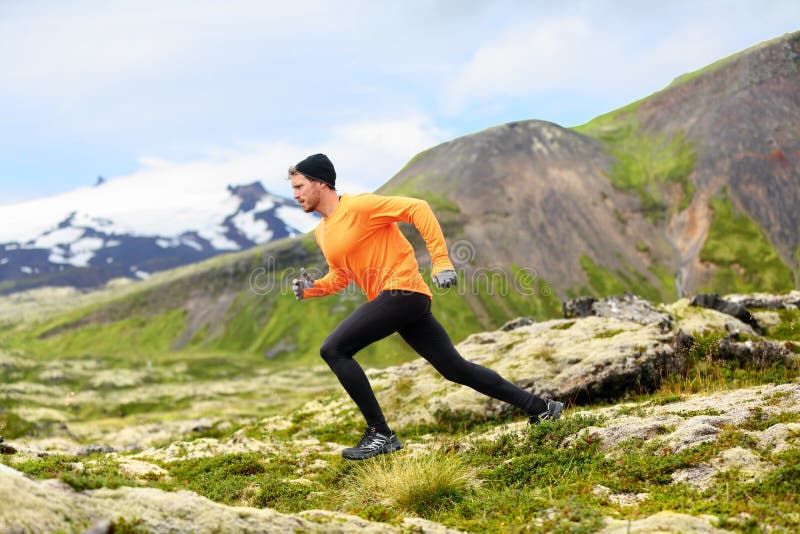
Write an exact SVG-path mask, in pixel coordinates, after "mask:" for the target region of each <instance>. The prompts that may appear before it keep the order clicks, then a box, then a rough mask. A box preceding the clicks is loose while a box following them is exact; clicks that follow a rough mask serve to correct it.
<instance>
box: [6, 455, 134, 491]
mask: <svg viewBox="0 0 800 534" xmlns="http://www.w3.org/2000/svg"><path fill="white" fill-rule="evenodd" d="M11 465H12V467H13V468H14V469H16V470H17V471H21V472H23V473H25V474H27V475H30V476H32V477H34V478H41V479H49V478H58V479H60V480H61V481H63V482H65V483H66V484H69V485H70V486H71V487H72V488H73V489H74V490H76V491H83V490H89V489H97V488H117V487H119V486H139V485H140V484H139V483H138V482H137V481H136V480H135V479H133V478H131V477H130V476H128V475H125V474H123V473H122V472H121V471H120V470H119V468H118V467H117V464H116V463H115V462H114V461H113V460H110V459H108V458H106V457H104V456H101V455H93V456H90V457H85V456H84V457H77V456H65V455H48V456H44V457H39V458H31V459H28V460H23V461H21V462H16V463H12V464H11Z"/></svg>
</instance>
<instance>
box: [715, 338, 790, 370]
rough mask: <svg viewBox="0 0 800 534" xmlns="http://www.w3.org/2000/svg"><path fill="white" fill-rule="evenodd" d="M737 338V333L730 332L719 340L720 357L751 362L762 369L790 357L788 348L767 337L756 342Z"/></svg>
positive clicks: (745, 362) (783, 361)
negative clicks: (730, 333)
mask: <svg viewBox="0 0 800 534" xmlns="http://www.w3.org/2000/svg"><path fill="white" fill-rule="evenodd" d="M738 339H739V337H738V335H735V334H732V335H729V336H726V337H725V338H724V339H721V340H720V341H719V344H718V345H717V346H718V349H719V357H720V358H721V359H723V360H729V361H736V362H739V363H744V364H753V365H756V366H758V367H760V368H762V369H763V368H765V367H769V366H770V365H772V364H774V363H786V362H788V361H789V360H790V358H791V352H789V349H787V348H786V347H785V346H784V345H782V344H780V343H776V342H774V341H770V340H767V339H762V340H759V341H756V342H753V341H750V340H748V341H739V340H738Z"/></svg>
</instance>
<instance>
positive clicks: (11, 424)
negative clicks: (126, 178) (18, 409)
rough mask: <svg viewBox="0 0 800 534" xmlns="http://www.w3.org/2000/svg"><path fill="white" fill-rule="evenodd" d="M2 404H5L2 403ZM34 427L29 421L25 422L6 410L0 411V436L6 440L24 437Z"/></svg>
mask: <svg viewBox="0 0 800 534" xmlns="http://www.w3.org/2000/svg"><path fill="white" fill-rule="evenodd" d="M4 404H7V403H5V401H4ZM34 428H35V425H34V424H33V423H31V422H30V421H26V420H25V419H23V418H22V417H20V416H18V415H17V414H15V413H14V412H10V411H8V410H5V409H4V410H0V436H3V437H4V438H6V439H14V438H18V437H21V436H25V435H26V434H28V432H30V431H31V430H32V429H34Z"/></svg>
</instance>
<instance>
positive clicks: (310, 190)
mask: <svg viewBox="0 0 800 534" xmlns="http://www.w3.org/2000/svg"><path fill="white" fill-rule="evenodd" d="M291 180H292V190H294V199H295V200H296V201H297V202H299V203H300V207H301V208H303V211H305V212H306V213H311V212H312V211H314V210H316V209H317V206H318V205H319V199H320V187H321V186H322V183H321V182H318V181H316V180H309V179H308V178H306V177H305V176H303V175H302V174H293V175H292V176H291Z"/></svg>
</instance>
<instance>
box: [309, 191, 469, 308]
mask: <svg viewBox="0 0 800 534" xmlns="http://www.w3.org/2000/svg"><path fill="white" fill-rule="evenodd" d="M399 221H403V222H407V223H411V224H413V225H414V226H415V227H416V228H417V230H419V233H420V234H421V235H422V238H423V239H424V240H425V244H426V245H427V248H428V252H430V256H431V267H432V272H431V274H436V273H438V272H440V271H444V270H446V269H453V264H452V263H451V262H450V258H449V256H448V255H447V245H446V243H445V239H444V234H443V233H442V228H441V226H439V221H437V220H436V216H435V215H434V213H433V210H431V208H430V206H429V205H428V203H427V202H425V201H424V200H418V199H415V198H406V197H386V196H380V195H373V194H370V193H365V194H360V195H347V194H345V195H342V196H341V198H340V199H339V204H338V205H337V206H336V209H335V210H334V211H333V213H332V214H331V215H330V216H328V217H326V218H325V219H323V220H322V221H321V222H320V223H319V224H318V225H317V228H316V229H315V230H314V235H315V237H316V239H317V243H318V244H319V246H320V248H321V249H322V253H323V254H324V255H325V259H326V261H327V262H328V269H329V271H328V274H327V275H325V276H324V277H323V278H320V279H319V280H317V281H315V282H314V287H312V288H307V289H306V290H305V291H304V292H303V296H304V297H321V296H324V295H330V294H332V293H338V292H339V291H341V290H342V289H344V288H345V287H347V285H348V284H349V283H350V282H351V281H355V283H356V284H357V285H358V286H359V287H360V288H361V289H363V290H364V293H365V294H366V295H367V299H369V300H372V299H374V298H375V297H377V296H378V293H380V292H381V291H384V290H390V289H400V290H407V291H415V292H417V293H423V294H425V295H428V297H432V294H431V291H430V289H429V288H428V286H427V284H425V281H424V280H423V279H422V275H421V274H420V272H419V264H418V263H417V259H416V257H415V255H414V248H413V247H412V246H411V243H409V242H408V240H407V239H406V238H405V236H404V235H403V234H402V233H401V232H400V228H399V227H398V226H397V222H399Z"/></svg>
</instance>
